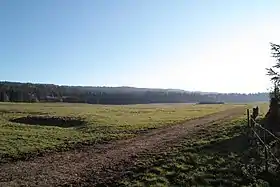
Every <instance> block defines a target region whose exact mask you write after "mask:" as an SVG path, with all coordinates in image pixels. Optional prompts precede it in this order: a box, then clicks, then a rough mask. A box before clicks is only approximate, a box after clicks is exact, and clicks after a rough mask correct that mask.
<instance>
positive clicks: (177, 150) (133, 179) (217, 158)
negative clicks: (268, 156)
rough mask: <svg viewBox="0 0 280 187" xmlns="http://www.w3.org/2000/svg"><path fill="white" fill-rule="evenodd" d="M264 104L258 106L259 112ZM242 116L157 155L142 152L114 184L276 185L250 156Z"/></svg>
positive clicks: (202, 131)
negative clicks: (258, 169) (257, 169)
mask: <svg viewBox="0 0 280 187" xmlns="http://www.w3.org/2000/svg"><path fill="white" fill-rule="evenodd" d="M266 109H267V105H266V104H265V105H261V111H262V113H261V114H262V115H263V114H264V113H263V112H266ZM246 123H247V121H246V119H245V117H244V116H241V117H240V118H237V119H234V120H232V121H229V122H223V123H213V124H212V125H211V126H210V127H208V128H207V129H206V128H205V129H201V130H199V131H198V132H196V133H195V134H193V136H191V137H186V138H185V139H184V141H183V142H181V143H178V144H177V145H174V147H172V148H169V149H165V150H163V151H162V152H161V153H160V154H149V153H145V154H143V155H142V156H140V157H139V158H138V159H139V161H138V162H137V164H135V165H134V167H132V168H129V169H128V170H129V171H128V172H126V174H125V175H124V176H122V179H120V180H119V181H118V182H115V183H116V184H117V186H279V185H280V181H279V178H275V177H274V178H273V177H269V176H267V175H265V176H264V175H262V173H258V172H257V171H255V170H254V169H253V168H255V167H256V166H257V167H259V166H260V165H259V164H260V163H257V162H256V160H254V159H252V157H251V151H252V150H251V149H250V146H249V144H248V139H247V137H246V135H245V134H246V130H247V129H246Z"/></svg>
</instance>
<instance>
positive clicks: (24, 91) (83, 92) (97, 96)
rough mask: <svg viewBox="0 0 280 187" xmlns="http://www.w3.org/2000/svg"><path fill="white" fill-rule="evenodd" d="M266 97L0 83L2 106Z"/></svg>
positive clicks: (229, 100) (263, 96) (260, 95)
mask: <svg viewBox="0 0 280 187" xmlns="http://www.w3.org/2000/svg"><path fill="white" fill-rule="evenodd" d="M268 100H269V97H268V93H252V94H239V93H230V94H222V93H203V92H188V91H184V90H178V89H150V88H134V87H90V86H58V85H54V84H33V83H19V82H0V101H2V102H70V103H90V104H145V103H194V102H216V101H217V102H227V103H232V102H234V103H240V102H256V101H268Z"/></svg>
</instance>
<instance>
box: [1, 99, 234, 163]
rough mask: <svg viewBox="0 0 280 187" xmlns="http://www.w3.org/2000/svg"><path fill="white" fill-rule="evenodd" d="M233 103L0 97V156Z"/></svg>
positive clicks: (128, 132)
mask: <svg viewBox="0 0 280 187" xmlns="http://www.w3.org/2000/svg"><path fill="white" fill-rule="evenodd" d="M234 106H235V105H228V104H226V105H194V104H193V105H192V104H150V105H126V106H109V105H87V104H56V103H53V104H50V103H48V104H42V103H40V104H37V103H36V104H26V103H0V158H1V157H2V158H5V157H6V158H7V157H13V158H17V157H21V156H22V155H23V154H24V153H38V152H41V151H46V150H61V149H68V148H69V147H72V146H74V145H75V144H77V143H83V144H94V143H100V142H103V141H109V140H114V139H121V138H126V137H131V136H135V135H136V134H138V133H142V132H145V131H147V130H149V129H154V128H159V127H162V126H167V125H172V124H176V123H179V122H182V121H185V120H188V119H193V118H197V117H201V116H204V115H207V114H211V113H215V112H218V111H222V110H225V109H229V108H233V107H234ZM55 125H57V126H55ZM0 160H1V159H0Z"/></svg>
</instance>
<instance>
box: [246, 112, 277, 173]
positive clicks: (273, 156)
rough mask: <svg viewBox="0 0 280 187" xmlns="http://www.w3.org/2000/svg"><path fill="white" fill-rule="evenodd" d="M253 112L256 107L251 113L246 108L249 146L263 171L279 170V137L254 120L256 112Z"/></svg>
mask: <svg viewBox="0 0 280 187" xmlns="http://www.w3.org/2000/svg"><path fill="white" fill-rule="evenodd" d="M257 110H258V108H257ZM255 112H256V108H254V109H253V114H251V115H250V111H249V109H247V120H248V136H249V143H250V146H251V147H253V148H254V149H255V152H256V153H257V154H258V156H259V157H258V158H259V159H260V160H261V163H262V164H263V166H264V169H265V171H269V170H270V171H279V169H280V159H279V158H280V138H279V137H278V136H277V135H275V134H274V133H273V132H271V131H270V130H268V129H266V128H265V127H264V126H263V125H262V124H260V123H258V120H256V118H257V116H258V112H257V114H256V113H255Z"/></svg>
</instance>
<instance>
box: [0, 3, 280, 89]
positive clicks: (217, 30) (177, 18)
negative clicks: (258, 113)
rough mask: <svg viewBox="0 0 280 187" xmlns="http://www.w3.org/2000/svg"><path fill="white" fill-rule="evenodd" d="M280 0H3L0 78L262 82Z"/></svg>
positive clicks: (255, 85)
mask: <svg viewBox="0 0 280 187" xmlns="http://www.w3.org/2000/svg"><path fill="white" fill-rule="evenodd" d="M279 9H280V1H277V0H275V1H272V0H271V1H267V0H262V1H260V0H247V1H243V0H229V1H225V0H211V1H208V0H174V1H170V0H135V1H132V0H116V1H113V0H102V1H101V0H96V1H94V0H81V1H74V0H59V1H57V0H45V1H43V0H42V1H38V0H26V1H22V0H1V1H0V27H1V29H0V63H1V68H0V80H8V81H21V82H39V83H54V84H60V85H61V84H67V85H92V86H136V87H155V88H180V89H185V90H191V91H194V90H196V91H198V90H199V91H218V92H245V93H249V92H258V91H267V88H269V86H270V83H269V79H268V77H266V76H265V73H266V72H265V68H266V67H269V66H271V65H272V64H273V62H274V61H273V59H272V58H271V57H270V51H269V47H270V46H269V42H274V43H280V34H279V33H280V25H279V18H280V11H279Z"/></svg>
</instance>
